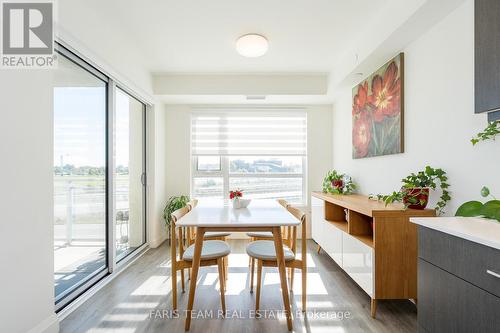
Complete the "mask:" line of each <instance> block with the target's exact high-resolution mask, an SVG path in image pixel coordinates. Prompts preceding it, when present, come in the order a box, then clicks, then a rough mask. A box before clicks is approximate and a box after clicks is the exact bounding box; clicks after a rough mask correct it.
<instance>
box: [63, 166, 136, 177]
mask: <svg viewBox="0 0 500 333" xmlns="http://www.w3.org/2000/svg"><path fill="white" fill-rule="evenodd" d="M105 173H106V168H105V167H93V166H80V167H75V166H74V165H72V164H66V165H64V166H62V167H61V166H55V167H54V175H56V176H69V175H71V176H103V175H104V174H105ZM116 173H117V174H119V175H127V174H128V167H126V166H123V165H119V166H117V167H116Z"/></svg>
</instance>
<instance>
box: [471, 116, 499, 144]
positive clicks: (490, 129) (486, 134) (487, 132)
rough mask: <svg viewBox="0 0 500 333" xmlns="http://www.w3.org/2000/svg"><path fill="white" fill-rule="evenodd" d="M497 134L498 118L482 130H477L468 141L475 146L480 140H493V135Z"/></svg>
mask: <svg viewBox="0 0 500 333" xmlns="http://www.w3.org/2000/svg"><path fill="white" fill-rule="evenodd" d="M499 134H500V120H497V121H492V122H491V123H489V124H488V126H487V127H486V128H485V129H484V130H483V131H482V132H479V133H478V134H477V135H476V136H475V137H474V138H472V139H471V140H470V141H471V142H472V145H474V146H475V145H476V144H478V143H479V142H481V141H486V140H495V137H496V136H497V135H499Z"/></svg>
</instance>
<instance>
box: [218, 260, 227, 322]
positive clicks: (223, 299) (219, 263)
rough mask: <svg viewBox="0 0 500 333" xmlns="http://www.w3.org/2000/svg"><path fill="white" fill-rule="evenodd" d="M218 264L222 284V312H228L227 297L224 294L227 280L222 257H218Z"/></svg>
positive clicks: (220, 283)
mask: <svg viewBox="0 0 500 333" xmlns="http://www.w3.org/2000/svg"><path fill="white" fill-rule="evenodd" d="M217 266H218V268H219V285H220V304H221V308H222V312H223V313H226V299H225V295H224V290H225V289H226V286H225V285H226V281H225V277H224V262H223V261H222V258H220V259H217Z"/></svg>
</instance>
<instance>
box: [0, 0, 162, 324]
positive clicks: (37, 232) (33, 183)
mask: <svg viewBox="0 0 500 333" xmlns="http://www.w3.org/2000/svg"><path fill="white" fill-rule="evenodd" d="M91 2H93V3H94V4H95V5H98V4H99V3H98V2H96V1H89V2H88V3H89V4H90V3H91ZM58 9H59V12H58V14H56V17H57V18H58V19H59V22H58V27H59V33H58V36H60V37H64V41H66V42H69V43H70V45H71V46H72V47H74V48H76V50H77V51H80V52H83V53H84V55H85V56H86V57H88V58H90V60H91V61H93V62H95V63H97V64H98V65H100V66H101V67H103V68H104V69H105V70H106V71H109V72H110V73H111V74H113V75H114V76H115V77H117V78H118V79H119V80H120V81H122V82H124V83H126V84H127V85H128V86H129V87H131V88H132V89H134V90H136V91H137V92H138V93H139V94H140V95H141V96H143V97H148V94H149V93H150V92H151V91H152V86H151V76H150V74H149V72H148V71H147V70H146V69H145V68H144V66H143V65H142V64H141V63H140V60H141V57H140V54H139V53H138V52H136V50H134V45H133V44H132V43H130V42H129V40H128V39H127V34H126V32H123V31H120V30H119V25H117V24H110V22H109V20H108V21H106V20H104V18H103V17H101V16H100V14H99V11H96V10H93V9H92V8H91V7H87V1H59V2H58ZM94 9H95V8H94ZM75 36H78V38H77V37H75ZM52 74H53V73H52V72H51V71H50V70H26V69H24V70H2V71H1V74H0V112H1V117H2V120H1V121H0V142H1V145H0V154H1V156H2V163H1V164H0V175H1V177H2V182H1V183H2V187H1V189H0V203H1V207H0V208H1V211H2V215H1V216H2V217H1V219H2V220H1V221H0V235H1V236H2V241H1V242H0V266H1V267H2V274H0V294H1V297H0V299H1V301H0V332H9V333H16V332H57V331H58V321H57V316H56V314H55V313H54V280H53V274H54V263H53V260H54V258H53V254H54V249H53V178H52V175H53V170H52V169H53V157H52V155H53V101H52V96H53V91H52V86H53V79H52ZM161 124H162V125H163V124H164V122H163V121H162V123H161ZM161 131H162V128H161V129H159V132H161ZM161 188H164V187H163V186H162V187H161ZM159 196H161V193H160V194H159Z"/></svg>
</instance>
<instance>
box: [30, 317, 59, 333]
mask: <svg viewBox="0 0 500 333" xmlns="http://www.w3.org/2000/svg"><path fill="white" fill-rule="evenodd" d="M58 332H59V319H58V318H57V315H56V314H55V313H53V314H51V315H50V316H49V317H48V318H45V319H44V320H42V321H41V322H40V323H39V324H38V325H36V326H35V327H33V328H32V329H30V330H29V331H28V333H58Z"/></svg>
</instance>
